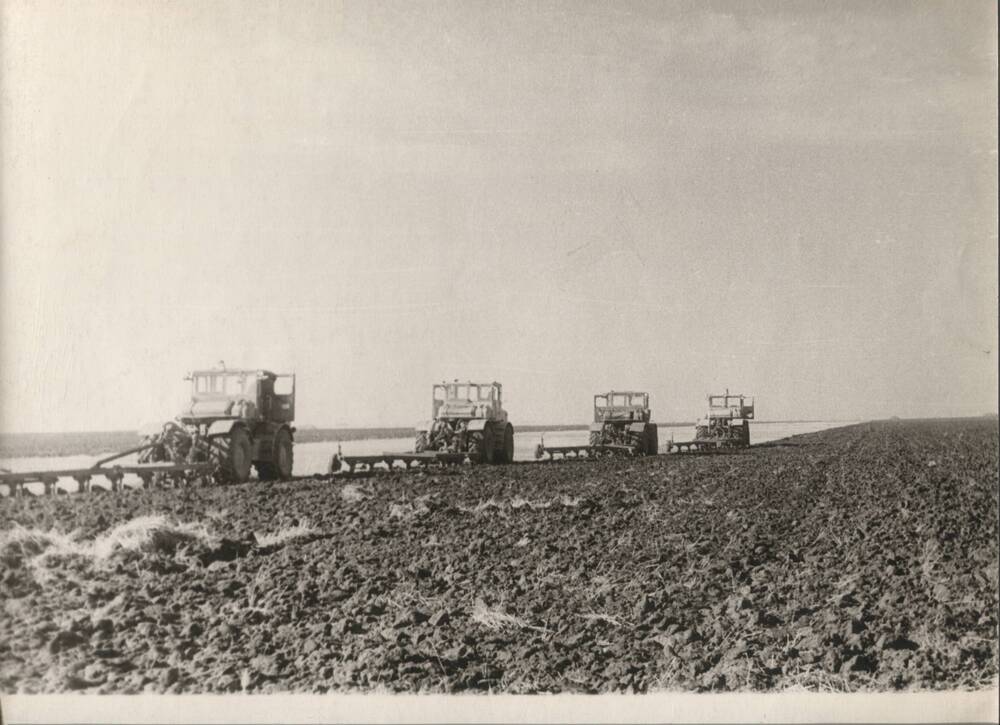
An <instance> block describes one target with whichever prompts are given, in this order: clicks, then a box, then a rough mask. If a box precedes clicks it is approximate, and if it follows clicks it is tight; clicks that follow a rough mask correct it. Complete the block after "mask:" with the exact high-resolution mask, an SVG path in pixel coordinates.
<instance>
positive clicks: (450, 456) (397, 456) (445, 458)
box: [329, 451, 469, 473]
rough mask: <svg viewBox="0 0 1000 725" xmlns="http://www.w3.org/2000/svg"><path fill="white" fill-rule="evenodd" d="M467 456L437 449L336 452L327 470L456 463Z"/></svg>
mask: <svg viewBox="0 0 1000 725" xmlns="http://www.w3.org/2000/svg"><path fill="white" fill-rule="evenodd" d="M468 458H469V454H468V453H442V452H439V451H425V452H423V453H412V452H408V453H376V454H373V455H368V456H345V455H343V454H341V453H337V454H336V455H334V456H333V458H331V459H330V468H329V472H330V473H342V472H347V473H354V470H355V468H358V469H360V470H371V468H372V467H374V466H375V465H377V464H384V465H385V466H386V467H387V468H389V469H392V468H395V467H396V464H397V463H402V464H403V467H404V468H411V467H416V466H428V465H433V464H441V465H457V464H461V463H464V462H465V461H466V460H467V459H468Z"/></svg>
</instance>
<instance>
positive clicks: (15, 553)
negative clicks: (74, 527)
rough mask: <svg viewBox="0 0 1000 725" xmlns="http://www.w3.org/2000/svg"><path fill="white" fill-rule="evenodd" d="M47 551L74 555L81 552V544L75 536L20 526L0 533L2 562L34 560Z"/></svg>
mask: <svg viewBox="0 0 1000 725" xmlns="http://www.w3.org/2000/svg"><path fill="white" fill-rule="evenodd" d="M47 551H52V552H60V553H73V552H79V551H80V544H79V543H78V542H77V541H76V538H75V537H74V535H73V534H64V533H61V532H59V531H55V530H49V531H39V530H38V529H29V528H27V527H25V526H21V525H20V524H14V527H13V528H12V529H10V530H8V531H2V532H0V561H10V560H11V559H22V560H24V559H33V558H35V557H36V556H39V555H41V554H44V553H45V552H47Z"/></svg>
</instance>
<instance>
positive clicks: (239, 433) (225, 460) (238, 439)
mask: <svg viewBox="0 0 1000 725" xmlns="http://www.w3.org/2000/svg"><path fill="white" fill-rule="evenodd" d="M216 442H217V444H218V446H219V448H221V451H220V453H221V455H220V461H219V462H220V464H221V466H222V469H223V472H224V475H225V478H226V479H227V480H229V481H231V482H234V483H243V482H245V481H246V480H247V479H248V478H250V466H251V465H252V464H253V445H252V444H251V443H250V434H249V433H247V432H246V430H245V429H244V428H234V429H233V430H232V431H230V433H229V435H228V436H219V437H218V438H217V439H216Z"/></svg>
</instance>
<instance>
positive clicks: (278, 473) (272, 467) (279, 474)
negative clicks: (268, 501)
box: [254, 428, 295, 481]
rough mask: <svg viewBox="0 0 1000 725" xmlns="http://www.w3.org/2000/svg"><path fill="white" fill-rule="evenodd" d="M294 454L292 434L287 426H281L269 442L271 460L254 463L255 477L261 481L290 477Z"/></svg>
mask: <svg viewBox="0 0 1000 725" xmlns="http://www.w3.org/2000/svg"><path fill="white" fill-rule="evenodd" d="M294 456H295V453H294V448H293V445H292V434H291V433H289V432H288V429H287V428H281V429H280V430H279V431H278V432H277V433H275V434H274V442H273V443H272V444H271V460H269V461H260V462H258V463H255V464H254V467H255V468H256V469H257V478H259V479H260V480H261V481H274V480H278V481H286V480H288V479H289V478H291V477H292V463H293V462H294Z"/></svg>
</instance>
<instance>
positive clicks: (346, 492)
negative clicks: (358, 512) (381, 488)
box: [340, 483, 370, 503]
mask: <svg viewBox="0 0 1000 725" xmlns="http://www.w3.org/2000/svg"><path fill="white" fill-rule="evenodd" d="M340 497H341V498H342V499H344V500H345V501H347V502H348V503H358V502H359V501H364V500H366V499H368V498H370V496H369V494H368V493H367V492H365V491H364V490H363V489H362V488H361V487H360V486H358V485H357V484H355V483H348V484H346V485H345V486H344V487H343V488H342V489H340Z"/></svg>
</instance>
